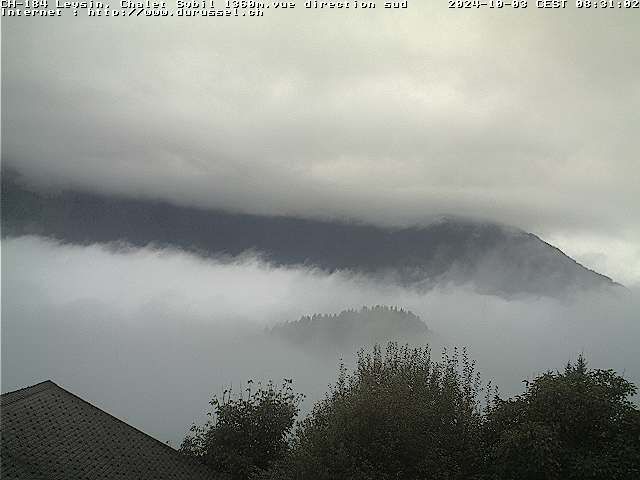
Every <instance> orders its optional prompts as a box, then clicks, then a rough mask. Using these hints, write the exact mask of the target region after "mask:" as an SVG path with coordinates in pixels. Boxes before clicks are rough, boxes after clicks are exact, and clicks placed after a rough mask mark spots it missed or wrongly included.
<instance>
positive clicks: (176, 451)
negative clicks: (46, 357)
mask: <svg viewBox="0 0 640 480" xmlns="http://www.w3.org/2000/svg"><path fill="white" fill-rule="evenodd" d="M42 383H45V382H42ZM51 383H52V384H53V386H55V387H57V388H59V389H60V390H62V391H63V392H65V393H67V394H69V395H71V396H72V397H74V398H77V399H78V400H80V401H81V402H83V403H86V404H87V405H89V406H90V407H91V408H94V409H96V410H98V411H99V412H102V413H104V414H105V415H107V416H109V417H111V418H113V419H114V420H116V421H118V422H119V423H122V424H123V425H125V426H126V427H129V428H131V429H133V430H135V431H136V432H139V433H141V434H142V435H144V436H145V437H148V438H150V439H151V440H153V441H154V442H156V443H159V444H160V445H162V446H163V447H164V448H167V449H169V450H171V452H173V453H174V454H177V455H179V456H181V457H183V458H185V459H189V457H188V456H187V455H182V454H181V453H180V451H179V450H177V449H175V448H173V447H172V446H171V445H168V444H166V443H164V442H162V441H161V440H158V439H157V438H155V437H153V436H151V435H149V434H148V433H146V432H143V431H142V430H140V429H139V428H137V427H134V426H133V425H131V424H129V423H127V422H125V421H124V420H122V419H120V418H118V417H116V416H115V415H112V414H111V413H109V412H107V411H106V410H103V409H102V408H100V407H98V406H96V405H94V404H93V403H91V402H89V401H88V400H85V399H84V398H82V397H80V396H78V395H76V394H75V393H73V392H70V391H69V390H67V389H65V388H63V387H61V386H60V385H58V384H56V383H54V382H51ZM34 386H35V385H34ZM200 465H201V464H200Z"/></svg>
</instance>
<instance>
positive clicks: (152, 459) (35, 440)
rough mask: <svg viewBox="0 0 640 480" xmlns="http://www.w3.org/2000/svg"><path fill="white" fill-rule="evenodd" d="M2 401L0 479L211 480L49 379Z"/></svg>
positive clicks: (173, 452) (187, 461)
mask: <svg viewBox="0 0 640 480" xmlns="http://www.w3.org/2000/svg"><path fill="white" fill-rule="evenodd" d="M1 398H2V400H1V403H0V406H1V410H0V416H1V419H0V420H1V423H0V432H1V436H2V438H1V451H0V456H1V457H2V478H3V479H6V480H12V479H33V480H57V479H65V480H67V479H68V480H80V479H83V480H85V479H86V480H89V479H91V480H102V479H104V480H111V479H139V480H147V479H148V480H152V479H153V480H165V479H166V480H183V479H184V480H186V479H189V480H199V479H205V478H206V479H212V478H213V475H212V473H211V472H210V471H209V470H208V469H207V468H206V467H205V466H204V465H201V464H199V463H197V462H196V461H194V460H192V459H190V458H187V457H185V456H183V455H181V454H180V453H179V452H178V451H176V450H175V449H173V448H171V447H170V446H168V445H165V444H163V443H162V442H160V441H158V440H156V439H154V438H153V437H150V436H149V435H147V434H145V433H143V432H141V431H140V430H137V429H136V428H134V427H132V426H130V425H128V424H127V423H125V422H123V421H121V420H119V419H117V418H115V417H113V416H112V415H110V414H108V413H106V412H105V411H103V410H100V409H99V408H97V407H95V406H93V405H91V404H90V403H88V402H86V401H85V400H82V399H81V398H80V397H77V396H75V395H74V394H72V393H70V392H68V391H67V390H65V389H63V388H61V387H59V386H58V385H56V384H55V383H53V382H51V381H49V380H47V381H45V382H42V383H38V384H37V385H33V386H32V387H28V388H23V389H21V390H16V391H14V392H9V393H6V394H3V395H2V397H1Z"/></svg>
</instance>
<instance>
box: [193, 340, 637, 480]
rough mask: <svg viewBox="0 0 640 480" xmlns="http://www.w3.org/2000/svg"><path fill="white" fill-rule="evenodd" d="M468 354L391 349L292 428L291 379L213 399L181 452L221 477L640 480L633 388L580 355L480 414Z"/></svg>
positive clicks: (342, 374) (343, 378) (377, 351)
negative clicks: (205, 419)
mask: <svg viewBox="0 0 640 480" xmlns="http://www.w3.org/2000/svg"><path fill="white" fill-rule="evenodd" d="M482 391H483V388H482V386H481V381H480V376H479V374H478V373H477V372H476V369H475V363H474V362H472V361H471V360H470V359H469V358H468V356H467V354H466V352H465V351H464V350H462V351H461V352H460V351H458V350H454V351H453V352H450V353H448V352H446V351H445V352H444V354H443V356H442V360H440V361H434V360H432V358H431V353H430V350H429V348H428V347H419V348H410V347H409V346H398V344H396V343H389V344H388V345H387V347H386V349H385V350H384V351H383V350H382V349H381V348H380V347H379V346H376V347H374V348H373V350H372V351H369V352H365V351H360V352H359V354H358V357H357V363H356V366H355V368H354V370H353V371H351V372H349V371H348V370H347V369H345V368H344V366H343V365H341V366H340V370H339V374H338V379H337V381H336V383H335V384H334V385H333V387H332V388H331V390H330V391H329V393H328V394H327V395H326V397H325V398H324V399H323V400H321V401H320V402H318V403H316V405H315V406H314V408H313V410H312V411H311V412H310V413H309V415H307V416H306V417H305V418H304V419H303V420H301V421H300V422H298V425H297V427H296V429H295V431H293V433H292V430H293V425H294V421H295V417H296V415H297V413H298V405H299V403H300V400H301V398H302V397H301V396H300V395H297V394H295V393H294V392H293V388H292V385H291V381H290V380H287V381H285V383H284V384H283V386H282V387H280V388H279V389H276V388H274V386H273V385H272V384H269V385H268V386H267V387H266V388H262V387H260V388H258V389H257V390H256V391H255V392H253V393H251V392H250V391H249V392H248V393H247V396H246V398H244V397H242V396H241V397H237V398H234V397H233V396H232V395H231V394H228V396H227V393H225V394H223V400H222V401H218V400H216V399H214V400H213V401H212V405H213V406H214V412H212V417H213V421H211V422H209V423H207V424H206V425H204V426H203V427H197V426H194V427H192V434H191V435H190V436H188V437H187V438H186V439H185V441H184V442H183V444H182V447H181V449H182V451H183V452H185V453H187V454H189V455H192V456H195V457H198V458H201V459H202V460H203V461H205V462H206V463H207V464H208V465H210V466H211V467H212V469H213V470H214V472H215V474H216V475H217V477H216V478H221V477H220V476H221V475H223V476H227V477H228V478H232V479H238V478H254V479H262V480H268V479H295V480H298V479H300V480H329V479H353V480H365V479H367V480H368V479H371V480H373V479H375V480H386V479H407V480H412V479H416V480H417V479H423V480H427V479H433V480H445V479H446V480H456V479H477V480H498V479H499V480H510V479H514V480H515V479H518V480H554V479H567V480H572V479H585V480H586V479H593V480H605V479H606V480H609V479H612V480H616V479H620V480H627V479H628V480H631V479H636V478H640V411H639V410H638V408H637V407H636V406H635V405H634V404H633V403H631V401H630V400H629V399H630V397H631V396H633V395H634V394H635V393H636V387H635V386H634V385H633V384H631V383H630V382H628V381H627V380H625V379H624V378H622V377H621V376H618V375H617V374H615V372H613V371H611V370H591V369H589V368H588V367H587V364H586V362H585V360H584V359H583V358H582V357H579V358H578V360H577V361H576V363H575V364H568V365H567V366H566V368H565V369H564V371H563V372H547V373H544V374H542V375H540V376H538V377H537V378H535V379H534V380H532V381H530V382H526V388H525V392H524V393H523V394H521V395H518V396H516V397H513V398H510V399H501V398H499V397H498V396H497V395H496V396H494V397H493V398H491V395H490V391H491V390H490V386H489V385H488V386H487V388H486V389H484V392H485V395H486V396H485V398H486V400H485V402H484V407H481V403H483V402H481V393H482Z"/></svg>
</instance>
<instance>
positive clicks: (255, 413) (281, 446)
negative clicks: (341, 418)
mask: <svg viewBox="0 0 640 480" xmlns="http://www.w3.org/2000/svg"><path fill="white" fill-rule="evenodd" d="M252 383H253V382H252V381H249V386H248V387H247V389H246V390H245V392H244V395H243V394H241V395H239V396H234V395H233V392H232V390H231V389H229V390H225V391H224V393H223V395H222V399H221V400H220V399H219V398H217V397H214V398H213V399H212V400H211V402H210V404H211V406H212V407H213V412H210V413H209V414H208V415H209V416H210V417H211V420H209V421H208V422H207V423H206V424H205V425H203V426H197V425H195V424H194V425H193V426H192V427H191V435H188V436H187V437H186V438H185V439H184V441H183V442H182V445H181V446H180V450H181V451H182V452H183V453H185V454H187V455H190V456H193V457H196V458H199V459H200V460H202V461H203V462H204V463H206V464H207V465H209V466H210V467H212V469H213V470H214V471H215V472H217V473H219V474H220V475H221V478H229V479H233V480H236V479H242V480H245V479H247V478H250V477H252V476H258V475H261V474H262V473H263V472H264V471H266V470H268V469H269V468H271V467H272V466H273V465H275V464H277V462H280V461H282V460H284V459H285V458H286V457H287V453H288V449H289V443H288V441H287V436H288V435H289V433H290V432H291V430H292V428H293V425H294V421H295V418H296V416H297V414H298V411H299V404H300V402H301V400H302V398H303V396H302V395H300V394H296V393H294V391H293V387H292V380H290V379H285V380H284V382H283V384H282V385H281V386H280V387H275V386H274V385H273V384H272V383H271V382H270V383H268V384H267V386H266V387H263V386H261V385H258V388H257V389H256V390H254V391H252V390H251V387H252Z"/></svg>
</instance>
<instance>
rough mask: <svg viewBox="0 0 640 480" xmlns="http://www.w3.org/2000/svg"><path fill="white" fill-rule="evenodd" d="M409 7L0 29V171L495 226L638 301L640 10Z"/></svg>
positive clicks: (87, 186)
mask: <svg viewBox="0 0 640 480" xmlns="http://www.w3.org/2000/svg"><path fill="white" fill-rule="evenodd" d="M298 3H301V2H298ZM379 3H381V2H379ZM530 3H531V2H530ZM409 4H410V5H409V8H408V9H403V10H400V11H384V10H383V9H381V8H378V9H376V10H372V11H369V12H365V11H363V10H350V11H342V12H337V11H307V10H305V9H302V8H297V9H295V10H292V11H289V12H285V11H281V12H274V11H269V12H267V14H266V15H265V17H261V18H252V19H202V18H187V19H184V18H182V19H179V18H176V17H173V18H169V19H158V18H152V19H147V18H137V19H125V18H101V19H95V18H85V17H84V16H83V15H79V16H78V17H72V16H69V15H67V16H65V17H62V18H56V19H54V20H51V19H47V18H44V19H39V18H12V19H10V21H9V20H8V19H6V18H5V19H3V21H2V107H3V108H2V162H3V165H6V166H10V167H13V168H16V169H18V170H19V171H20V172H21V173H22V174H23V175H25V177H26V178H27V179H28V180H29V181H31V182H32V183H34V184H36V185H38V186H41V187H48V188H54V189H56V188H65V187H73V188H79V189H83V190H89V191H94V192H100V193H106V194H115V195H125V196H129V197H135V198H153V199H163V200H167V201H170V202H173V203H176V204H180V205H190V206H198V207H203V208H221V209H228V210H232V211H241V212H251V213H259V214H285V215H296V216H302V217H324V218H326V217H338V218H349V219H356V220H360V221H365V222H370V223H375V224H383V225H390V224H391V225H406V224H416V223H417V224H420V223H424V222H426V221H428V219H430V218H432V217H433V215H441V214H453V215H461V216H469V217H474V218H480V219H488V220H493V221H499V222H502V223H506V224H509V225H514V226H517V227H520V228H523V229H525V230H527V231H531V232H534V233H536V234H538V235H540V236H541V237H542V238H544V239H545V240H547V241H549V242H551V243H553V244H555V245H557V246H559V247H560V248H561V249H563V251H565V252H566V253H567V254H569V255H570V256H573V257H574V258H576V259H577V260H578V261H581V262H583V263H584V264H585V265H587V266H589V267H591V268H594V269H596V270H598V271H600V272H602V273H604V274H606V275H609V276H611V277H612V278H614V279H615V280H617V281H620V282H622V283H624V284H626V285H627V286H633V285H635V284H637V283H640V241H639V239H640V210H639V209H638V208H637V207H636V205H637V198H640V182H638V178H640V161H639V159H638V152H639V151H640V136H639V135H638V134H637V133H638V132H637V128H638V124H639V123H640V122H639V120H640V113H639V112H640V52H639V51H638V48H637V45H638V42H639V41H640V29H638V18H637V17H638V15H637V14H638V12H637V11H635V10H625V9H614V10H608V9H606V10H602V9H600V10H593V9H592V10H578V9H576V8H574V7H573V6H571V5H569V6H568V7H567V8H566V9H565V10H553V11H547V10H544V11H543V10H540V9H536V8H535V7H534V6H533V4H531V5H530V7H529V8H527V9H526V10H508V9H502V10H489V9H471V10H454V9H448V8H447V2H445V1H441V2H440V1H438V2H436V1H428V2H426V1H425V2H415V1H413V2H409Z"/></svg>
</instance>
